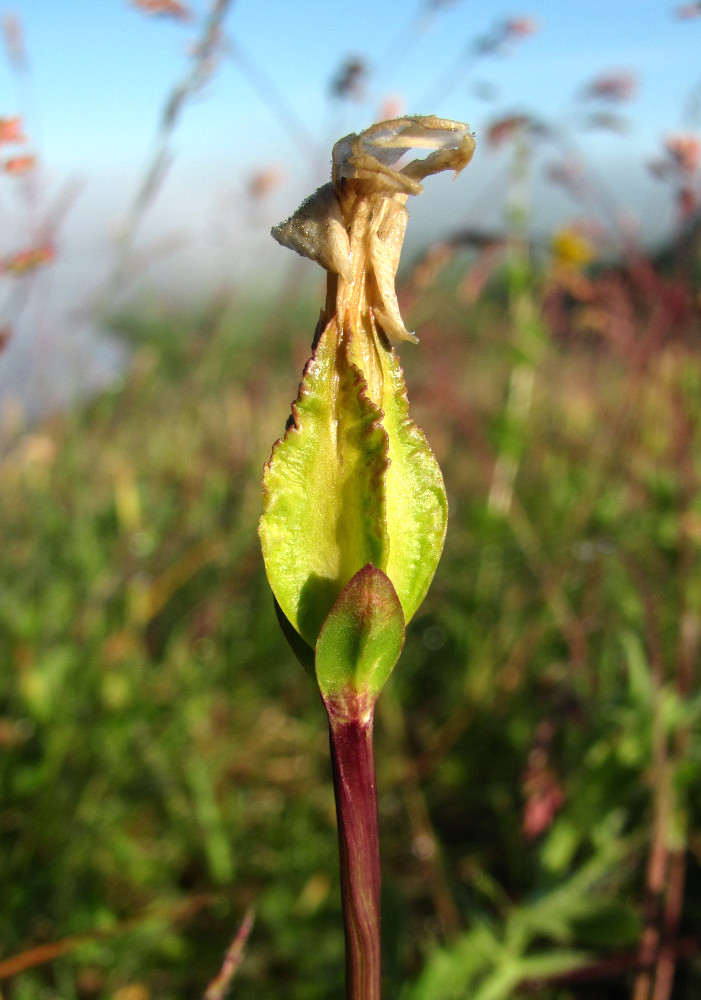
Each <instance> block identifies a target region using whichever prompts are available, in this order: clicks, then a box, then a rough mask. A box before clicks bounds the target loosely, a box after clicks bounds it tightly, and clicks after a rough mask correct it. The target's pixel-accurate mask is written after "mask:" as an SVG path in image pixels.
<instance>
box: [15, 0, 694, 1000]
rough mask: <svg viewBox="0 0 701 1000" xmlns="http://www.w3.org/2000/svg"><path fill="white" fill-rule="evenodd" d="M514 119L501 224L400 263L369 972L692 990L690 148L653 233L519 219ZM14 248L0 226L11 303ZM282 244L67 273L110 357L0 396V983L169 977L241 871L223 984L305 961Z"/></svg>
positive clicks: (319, 748) (331, 980)
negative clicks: (137, 291) (210, 278)
mask: <svg viewBox="0 0 701 1000" xmlns="http://www.w3.org/2000/svg"><path fill="white" fill-rule="evenodd" d="M142 6H144V7H146V6H149V5H147V4H143V5H142ZM150 6H153V5H152V4H151V5H150ZM176 6H177V5H176ZM218 6H219V7H221V9H222V10H223V9H224V6H225V5H224V6H222V5H216V4H215V5H214V8H213V11H214V12H215V13H216V10H217V7H218ZM689 7H690V9H691V8H693V7H694V5H693V4H692V5H689ZM174 9H175V8H174ZM171 13H172V12H171ZM175 16H177V15H175ZM689 16H693V11H692V14H690V15H689ZM205 27H206V25H205ZM210 27H211V25H210ZM482 44H483V45H484V44H486V43H485V42H484V40H483V42H482ZM494 44H496V42H494ZM347 69H348V68H347V67H346V70H347ZM351 77H352V74H351ZM339 80H340V78H339ZM341 83H342V80H341V81H340V82H339V86H340V85H341ZM351 83H352V79H351ZM348 85H350V84H348ZM607 85H608V86H609V87H613V88H614V89H615V88H616V87H618V91H619V92H618V96H617V97H616V98H615V99H616V100H623V99H625V94H624V93H622V89H623V90H625V81H621V79H620V78H619V80H618V83H617V84H616V83H615V80H614V82H613V83H612V78H610V79H609V80H608V84H607ZM171 107H172V105H171ZM171 118H172V120H171V126H172V124H173V121H174V120H175V119H177V115H176V116H175V118H173V116H171ZM166 125H168V122H167V121H166ZM549 129H550V130H551V129H552V127H551V126H550V125H548V124H547V123H544V122H543V121H541V120H540V119H539V118H538V117H536V116H534V115H532V114H528V115H526V114H522V115H521V114H520V115H513V114H508V115H504V116H502V117H501V118H499V119H497V120H495V122H494V132H493V134H492V136H491V138H492V141H496V142H504V143H506V144H507V146H508V149H509V150H510V153H509V155H510V164H511V167H510V169H511V181H510V184H509V191H508V195H509V197H508V204H507V208H506V212H505V223H504V227H503V231H502V232H501V233H488V234H485V233H484V232H475V231H472V230H470V231H467V230H460V231H459V232H454V233H448V235H447V236H446V237H445V238H444V239H441V240H440V241H436V242H434V243H433V244H432V245H431V246H430V247H427V248H426V249H425V252H424V253H423V254H422V255H421V256H420V257H419V256H416V255H415V258H414V260H413V261H408V262H406V264H407V266H405V268H404V270H403V278H402V281H401V292H400V295H401V300H402V301H401V305H402V313H403V315H404V316H405V319H406V320H407V323H408V325H409V328H411V329H417V331H418V333H419V335H420V338H421V344H420V346H419V347H418V348H417V349H412V348H406V349H404V350H402V360H403V362H404V364H405V369H406V375H407V381H408V386H409V396H410V399H411V401H412V406H413V409H414V413H415V416H416V418H417V419H418V421H419V423H420V424H421V425H422V426H423V427H424V429H425V431H426V433H427V436H428V438H429V441H430V442H431V444H432V446H433V448H434V450H435V452H436V454H437V457H438V459H439V462H440V464H441V466H442V468H443V471H444V476H445V480H446V486H447V490H448V494H449V500H450V506H451V519H450V524H449V531H448V539H447V543H446V549H445V554H444V557H443V560H442V562H441V564H440V567H439V570H438V573H437V575H436V578H435V581H434V584H433V586H432V589H431V591H430V593H429V596H428V598H427V600H426V602H425V604H424V605H423V607H422V609H421V611H420V614H419V616H418V617H417V619H416V620H415V621H414V622H413V623H412V625H411V627H410V629H409V634H408V638H407V644H406V647H405V651H404V654H403V656H402V659H401V661H400V664H399V666H398V668H397V670H396V672H395V674H394V675H393V677H392V680H391V681H390V684H389V686H388V688H387V689H386V691H385V692H384V693H383V695H382V698H381V699H380V702H379V705H378V719H377V734H376V756H377V765H378V787H379V803H380V828H381V838H382V843H381V847H382V856H383V879H384V884H383V922H384V924H383V933H384V936H385V942H384V955H385V975H386V989H385V995H386V997H387V998H388V1000H389V998H391V997H398V998H401V1000H511V998H516V997H521V996H524V997H525V996H533V997H536V998H538V1000H595V998H596V1000H619V998H620V1000H623V998H626V1000H627V998H631V1000H697V998H698V996H699V995H701V957H700V953H701V936H700V935H699V927H700V926H701V725H700V724H701V692H700V691H699V684H698V680H699V666H700V664H701V405H700V404H701V353H700V348H701V326H700V314H701V300H700V298H699V294H700V293H699V289H700V276H701V264H700V258H699V240H698V233H699V213H698V206H697V196H698V191H699V180H700V177H699V162H698V149H699V147H698V143H697V144H696V145H694V141H695V140H694V137H693V136H692V135H691V134H689V135H687V136H685V137H677V139H676V140H675V141H674V142H670V143H668V146H667V148H666V151H665V153H664V156H663V157H662V159H661V160H660V161H659V163H658V164H657V170H658V173H659V174H660V176H662V177H663V179H664V180H665V181H666V182H667V183H668V184H669V185H670V191H671V198H672V200H673V202H674V203H675V204H676V206H677V211H678V216H679V224H678V228H677V233H678V238H676V239H675V240H674V242H672V243H670V245H669V246H667V247H666V248H665V249H664V250H663V251H661V252H659V253H657V254H654V253H653V254H651V253H649V252H645V251H643V249H642V248H641V247H640V246H638V245H637V244H636V243H635V242H634V241H633V240H631V239H630V238H629V235H628V233H627V231H626V230H625V229H624V228H619V229H616V227H615V226H614V225H612V226H611V229H610V231H609V233H608V236H607V238H606V239H602V238H601V234H600V230H599V229H597V228H596V226H594V227H592V226H589V227H586V226H582V225H578V226H570V227H564V228H562V229H560V230H559V231H557V232H555V233H553V234H552V237H551V238H550V239H548V240H547V241H546V242H542V241H540V242H538V241H534V239H533V238H532V235H531V233H530V230H529V218H530V216H529V205H528V197H527V194H526V193H525V191H524V178H527V177H528V175H529V170H530V165H531V163H532V155H533V151H534V149H535V148H537V146H538V143H540V142H542V141H543V137H544V135H546V136H547V135H552V131H550V132H548V130H549ZM157 174H158V170H157V169H156V172H155V174H154V177H157ZM570 180H571V178H570ZM261 183H262V182H261ZM577 183H579V181H578V182H577ZM587 183H589V181H588V182H587ZM590 190H593V191H595V192H596V191H597V190H599V198H600V200H601V191H600V189H597V188H596V186H595V185H593V186H592V187H591V189H590ZM144 191H145V192H146V193H145V194H143V192H144ZM140 197H141V198H142V199H146V200H145V201H143V200H142V203H141V204H140V203H139V199H138V198H137V199H136V201H135V205H136V206H137V209H136V216H135V218H136V219H137V220H138V218H139V212H140V211H142V210H143V209H144V208H145V206H146V204H147V202H148V197H149V187H148V184H145V185H144V187H143V188H142V194H141V195H140ZM601 207H602V211H603V213H604V214H605V213H606V210H607V209H609V208H610V206H609V205H608V203H606V196H605V195H604V202H603V204H602V206H601ZM276 221H277V220H276ZM609 221H611V219H609ZM410 225H411V224H410ZM41 247H42V244H38V245H37V247H36V248H35V249H41ZM44 249H45V252H44V256H43V257H41V256H40V257H39V258H37V257H36V255H35V257H34V258H30V259H29V261H27V259H26V258H23V259H21V260H20V261H19V262H18V261H17V259H16V258H10V257H8V256H6V257H5V258H4V265H3V273H2V274H1V275H0V279H1V280H2V281H4V282H6V283H7V284H8V286H9V287H10V288H11V290H12V295H11V296H10V298H9V299H8V301H9V306H10V309H13V308H14V309H20V308H21V306H22V295H23V294H24V291H23V289H26V288H27V287H28V286H27V285H22V284H18V282H19V283H21V282H22V281H27V280H29V281H31V280H32V279H33V276H34V274H35V272H36V271H37V270H38V269H40V268H50V267H51V266H52V264H51V254H49V253H47V252H46V248H45V247H44ZM123 254H126V251H124V250H123ZM127 257H128V254H126V256H124V255H123V256H120V258H119V261H118V265H119V266H118V267H117V268H116V270H115V272H114V274H113V278H114V279H115V281H117V284H119V282H121V281H122V279H123V277H124V273H125V272H124V270H123V265H124V261H125V260H126V259H127ZM13 260H14V264H13V266H10V265H11V264H12V263H13ZM290 268H291V269H290V271H289V272H288V273H287V276H286V280H284V281H280V282H277V283H276V284H275V286H274V287H273V286H272V284H271V288H270V289H269V290H268V292H267V293H266V294H262V293H261V294H259V295H252V294H251V293H250V291H249V292H247V291H246V290H245V289H241V288H228V289H227V290H226V294H224V293H222V294H221V295H219V296H212V297H208V298H207V299H206V300H205V301H202V302H200V303H199V304H196V305H191V306H189V307H185V306H183V304H182V303H181V302H180V303H179V304H177V305H175V304H172V303H169V301H168V300H167V298H165V297H163V296H156V295H151V296H142V297H138V298H137V297H135V298H134V299H133V300H132V301H131V303H130V304H129V305H128V306H120V307H119V308H114V307H112V308H107V307H105V313H106V314H107V315H108V316H109V329H110V334H111V336H112V337H114V338H116V341H117V342H118V343H119V344H120V345H121V346H122V349H123V356H124V357H125V358H127V359H128V360H127V362H126V363H125V365H124V368H123V371H122V373H121V374H120V376H119V377H118V378H115V379H113V380H112V381H111V383H110V384H109V385H108V386H107V387H105V388H104V389H103V390H102V391H100V392H99V393H96V394H95V395H94V396H93V397H92V398H90V399H89V400H88V401H85V402H83V403H80V404H77V405H75V406H73V407H72V408H70V409H67V410H64V411H62V412H58V413H54V414H51V415H49V416H46V417H44V418H43V419H42V420H40V421H37V422H34V423H27V422H26V420H25V419H24V417H23V415H22V413H21V412H18V411H17V408H16V407H15V408H14V409H13V407H7V408H6V410H5V412H4V415H3V422H2V425H0V435H1V438H0V440H1V444H2V451H1V452H0V511H1V512H2V516H1V518H0V550H1V551H2V559H0V990H1V994H0V995H1V996H2V997H4V998H6V1000H58V998H60V1000H185V998H190V997H193V996H201V995H202V994H203V993H204V991H205V989H206V987H207V984H208V983H209V982H210V981H211V980H212V979H213V977H214V976H215V975H216V973H217V972H218V970H219V969H220V967H221V965H222V961H223V957H224V954H225V952H226V950H227V948H228V946H229V945H230V943H231V941H232V939H233V938H234V936H235V934H236V931H237V928H238V927H239V926H240V924H241V921H242V920H243V919H244V915H245V914H246V913H247V912H250V908H253V909H254V911H255V924H254V926H253V929H252V931H251V933H250V936H249V937H248V940H247V941H246V942H245V947H244V951H243V957H242V960H241V961H240V965H239V966H238V968H237V970H236V977H235V979H234V981H233V984H232V992H233V995H234V996H237V997H240V998H242V1000H248V998H250V1000H253V998H260V997H263V996H265V997H267V996H280V997H285V998H289V1000H317V998H318V1000H332V998H337V997H339V996H340V995H342V992H343V940H342V925H341V915H340V898H339V890H338V877H337V853H336V832H335V813H334V804H333V790H332V785H331V773H330V765H329V759H328V746H327V735H326V729H325V721H324V713H323V710H322V707H321V704H320V703H319V702H318V699H317V697H316V695H315V694H314V691H313V689H312V686H311V684H310V682H309V680H308V678H307V677H306V675H305V674H304V672H303V671H302V669H301V668H300V667H299V666H298V665H297V664H296V662H295V661H294V660H293V657H292V655H291V654H290V652H289V650H288V648H287V647H286V645H285V642H284V640H283V639H282V637H281V635H280V634H279V630H278V627H277V623H276V620H275V615H274V611H273V607H272V599H271V596H270V593H269V589H268V586H267V583H266V580H265V576H264V572H263V567H262V560H261V556H260V552H259V546H258V540H257V535H256V525H257V520H258V517H259V513H260V503H261V497H260V476H261V469H262V464H263V462H264V461H266V460H267V458H268V457H269V454H270V448H271V445H272V442H273V441H274V440H275V439H276V438H277V437H278V436H280V434H281V433H282V430H283V427H284V421H285V418H286V416H287V413H288V412H289V405H290V401H291V399H292V398H293V396H294V394H295V388H296V379H297V376H298V374H299V373H300V372H301V368H302V365H303V364H304V361H305V360H306V357H307V355H308V348H309V343H310V341H311V337H312V333H313V329H314V325H315V322H316V318H317V316H318V309H319V306H320V305H321V303H322V298H321V294H322V293H321V287H322V286H321V283H320V282H315V281H307V280H306V278H305V277H304V275H305V274H306V273H307V272H306V271H305V270H303V268H304V264H303V263H302V265H301V268H302V270H300V264H299V262H297V261H295V262H292V263H291V264H290ZM127 270H128V269H127ZM115 276H116V277H115ZM117 279H118V280H117ZM18 289H19V291H18ZM108 305H109V301H108ZM105 313H103V315H104V314H105ZM4 330H5V339H6V340H9V338H10V337H11V336H12V334H13V328H12V325H11V323H10V322H9V321H8V325H7V326H6V327H5V328H4ZM105 336H107V334H106V333H105ZM0 365H2V359H1V358H0Z"/></svg>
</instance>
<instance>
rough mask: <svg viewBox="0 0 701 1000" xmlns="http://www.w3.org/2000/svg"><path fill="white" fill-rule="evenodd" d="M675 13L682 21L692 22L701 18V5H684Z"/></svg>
mask: <svg viewBox="0 0 701 1000" xmlns="http://www.w3.org/2000/svg"><path fill="white" fill-rule="evenodd" d="M674 13H675V16H676V17H677V18H679V20H680V21H692V20H693V19H694V18H696V17H701V3H685V4H682V5H681V7H677V9H676V10H675V12H674Z"/></svg>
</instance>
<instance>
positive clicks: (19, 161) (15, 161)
mask: <svg viewBox="0 0 701 1000" xmlns="http://www.w3.org/2000/svg"><path fill="white" fill-rule="evenodd" d="M36 165H37V158H36V156H11V157H10V158H9V159H7V160H5V162H4V163H3V165H2V169H3V172H4V173H6V174H11V175H12V176H13V177H19V176H21V175H22V174H28V173H29V172H30V171H32V170H34V168H35V167H36Z"/></svg>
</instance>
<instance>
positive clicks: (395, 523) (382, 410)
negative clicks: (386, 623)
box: [260, 117, 475, 662]
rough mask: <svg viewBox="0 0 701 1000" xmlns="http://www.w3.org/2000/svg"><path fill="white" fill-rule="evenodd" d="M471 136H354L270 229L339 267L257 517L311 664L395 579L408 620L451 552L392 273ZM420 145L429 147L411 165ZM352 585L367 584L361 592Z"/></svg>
mask: <svg viewBox="0 0 701 1000" xmlns="http://www.w3.org/2000/svg"><path fill="white" fill-rule="evenodd" d="M474 145H475V144H474V139H473V137H472V134H471V132H470V131H469V129H468V126H466V125H462V124H458V123H456V122H452V121H446V120H443V119H439V118H433V117H417V118H398V119H393V120H390V121H387V122H381V123H380V124H378V125H374V126H373V127H372V128H370V129H367V131H365V132H363V133H361V134H360V135H355V134H351V135H348V136H346V137H345V138H344V139H341V140H340V141H339V142H337V143H336V145H335V146H334V149H333V156H332V180H331V183H329V184H326V185H324V186H323V187H322V188H320V189H319V190H318V191H317V192H316V193H315V194H313V195H312V196H311V197H310V198H308V199H307V200H306V201H305V202H304V203H303V204H302V205H301V206H300V208H299V209H298V210H297V212H295V213H294V215H293V216H292V217H291V218H290V219H288V220H287V221H286V222H284V223H282V224H281V225H279V226H276V227H275V228H274V229H273V235H274V237H275V238H276V239H277V240H278V242H280V243H281V244H282V245H283V246H286V247H289V248H291V249H293V250H296V251H297V252H298V253H300V254H302V255H303V256H306V257H309V258H311V259H312V260H315V261H317V262H318V263H319V264H321V266H322V267H324V268H325V269H326V271H327V272H328V279H327V296H326V305H325V307H324V309H323V311H322V315H321V318H320V321H319V325H318V328H317V335H316V337H315V341H314V349H313V350H314V352H313V354H312V357H311V359H310V361H309V362H308V363H307V366H306V368H305V371H304V375H303V379H302V383H301V385H300V389H299V395H298V397H297V400H296V402H295V403H294V405H293V408H292V416H291V418H290V421H289V422H288V426H287V431H286V433H285V436H284V437H283V438H282V439H281V440H279V441H278V442H277V443H276V444H275V445H274V447H273V453H272V457H271V460H270V462H269V463H268V464H267V466H266V468H265V473H264V478H263V484H264V510H263V515H262V518H261V522H260V537H261V543H262V548H263V557H264V561H265V565H266V572H267V574H268V580H269V582H270V585H271V588H272V590H273V593H274V595H275V598H276V600H277V603H278V605H279V608H280V612H281V616H282V618H281V621H282V623H283V628H284V629H285V633H286V635H287V636H288V638H290V640H291V643H292V644H293V648H295V649H296V651H297V652H298V655H300V658H301V659H303V662H307V661H308V660H309V657H310V656H312V657H313V654H312V651H313V650H314V649H315V647H316V645H317V639H318V638H319V633H320V630H321V628H322V625H323V623H324V621H325V620H326V619H327V616H328V615H329V612H330V611H331V609H332V608H334V607H336V606H337V602H338V601H341V600H342V599H343V600H350V599H351V598H350V597H349V596H348V595H349V594H350V595H351V596H352V595H353V594H355V595H356V596H355V597H353V600H356V599H358V598H357V594H358V593H360V592H361V591H362V592H363V593H365V592H366V587H371V589H372V588H376V587H379V590H376V593H377V594H379V593H380V591H381V592H382V593H383V594H384V595H385V596H386V594H387V592H388V591H387V588H389V591H391V592H392V593H394V594H396V599H398V607H399V608H400V620H401V621H402V622H406V621H409V619H410V618H411V617H412V615H413V614H414V613H415V611H416V609H417V608H418V606H419V605H420V603H421V601H422V600H423V597H424V596H425V594H426V591H427V589H428V586H429V584H430V581H431V579H432V577H433V573H434V572H435V568H436V566H437V563H438V559H439V557H440V552H441V549H442V545H443V538H444V535H445V527H446V519H447V503H446V498H445V491H444V487H443V481H442V477H441V474H440V470H439V468H438V465H437V463H436V460H435V458H434V457H433V454H432V452H431V450H430V448H429V446H428V443H427V441H426V439H425V437H424V435H423V432H422V431H421V430H420V428H419V427H418V426H417V425H416V424H415V423H414V421H413V420H412V419H411V417H410V415H409V405H408V400H407V398H406V390H405V387H404V379H403V375H402V371H401V367H400V365H399V360H398V358H397V356H396V353H395V351H394V349H393V348H392V346H391V343H390V341H404V340H409V341H416V338H415V336H414V334H413V333H410V332H409V331H408V330H407V328H406V326H405V325H404V322H403V320H402V317H401V314H400V311H399V305H398V302H397V295H396V290H395V275H396V272H397V267H398V264H399V256H400V253H401V247H402V243H403V240H404V233H405V229H406V224H407V219H408V212H407V210H406V207H405V203H406V201H407V198H408V196H409V195H416V194H420V193H421V191H422V190H423V188H422V185H421V181H422V180H423V179H424V178H425V177H427V176H429V175H430V174H434V173H438V172H440V171H443V170H454V171H455V172H456V173H458V172H459V171H460V170H462V168H463V167H464V166H465V165H466V164H467V163H468V162H469V160H470V158H471V157H472V153H473V151H474ZM412 148H420V149H424V150H431V152H430V153H429V155H428V156H426V157H425V159H423V160H421V159H415V160H411V161H410V162H409V163H407V164H406V165H404V166H400V165H399V161H400V159H401V158H402V156H403V155H404V154H405V153H406V152H407V151H409V150H411V149H412ZM361 574H364V575H363V576H362V577H361ZM378 574H379V576H378ZM380 578H381V580H383V581H385V582H384V583H382V584H379V583H378V580H379V579H380ZM353 581H361V582H362V586H361V584H360V583H358V586H357V587H356V589H355V590H353V588H352V585H353V586H355V585H354V584H353ZM349 587H350V588H351V591H349V590H348V588H349ZM343 595H346V596H345V597H343ZM378 599H379V598H378ZM383 600H384V597H383ZM402 627H403V625H402ZM295 644H296V645H295ZM300 644H301V645H300ZM300 648H302V649H303V650H306V654H304V653H303V654H300V652H299V650H300ZM305 656H306V660H305Z"/></svg>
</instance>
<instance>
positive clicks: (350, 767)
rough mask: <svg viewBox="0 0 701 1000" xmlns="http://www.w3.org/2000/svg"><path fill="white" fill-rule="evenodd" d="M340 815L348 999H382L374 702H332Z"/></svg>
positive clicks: (333, 755) (329, 708) (329, 706)
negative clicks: (353, 706)
mask: <svg viewBox="0 0 701 1000" xmlns="http://www.w3.org/2000/svg"><path fill="white" fill-rule="evenodd" d="M326 708H327V711H328V714H329V734H330V743H331V762H332V766H333V782H334V791H335V795H336V815H337V817H338V843H339V853H340V859H341V898H342V905H343V923H344V927H345V935H346V998H347V1000H380V845H379V837H378V824H377V785H376V781H375V761H374V757H373V749H372V723H373V709H374V705H373V706H371V707H370V708H369V709H368V708H367V707H365V710H364V711H362V710H361V711H357V712H355V711H354V712H348V703H347V701H345V699H344V703H343V706H341V705H335V704H334V703H331V702H327V705H326Z"/></svg>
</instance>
